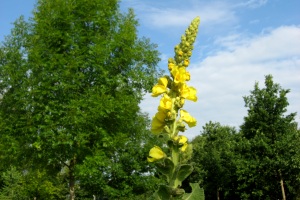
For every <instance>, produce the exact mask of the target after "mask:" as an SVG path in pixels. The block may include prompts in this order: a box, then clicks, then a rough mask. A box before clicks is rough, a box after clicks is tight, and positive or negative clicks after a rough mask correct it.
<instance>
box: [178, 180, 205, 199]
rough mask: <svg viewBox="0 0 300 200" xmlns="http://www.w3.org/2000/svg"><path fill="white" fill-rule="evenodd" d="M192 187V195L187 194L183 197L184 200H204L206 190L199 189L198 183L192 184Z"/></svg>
mask: <svg viewBox="0 0 300 200" xmlns="http://www.w3.org/2000/svg"><path fill="white" fill-rule="evenodd" d="M190 186H191V187H192V193H186V194H184V195H183V199H184V200H204V199H205V198H204V190H203V188H200V187H199V184H198V183H190Z"/></svg>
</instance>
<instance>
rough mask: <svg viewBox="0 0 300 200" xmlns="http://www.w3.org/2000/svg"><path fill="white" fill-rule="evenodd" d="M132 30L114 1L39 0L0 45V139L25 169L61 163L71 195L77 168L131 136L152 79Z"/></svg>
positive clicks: (147, 50) (151, 66) (150, 51)
mask: <svg viewBox="0 0 300 200" xmlns="http://www.w3.org/2000/svg"><path fill="white" fill-rule="evenodd" d="M136 27H137V21H136V20H135V16H134V13H133V11H132V10H129V12H128V14H121V13H120V11H119V10H118V1H117V0H95V1H87V0H75V1H74V0H72V1H71V0H55V1H47V0H39V1H38V2H37V5H36V9H35V11H34V17H33V18H32V20H31V21H30V22H24V20H22V19H20V20H19V21H18V22H17V23H16V24H15V28H14V29H13V30H12V34H11V36H9V37H8V39H7V40H6V42H5V43H4V44H3V46H1V50H0V74H1V78H0V92H1V95H2V99H1V101H0V118H1V121H2V122H1V123H2V124H1V127H0V128H1V129H0V133H1V137H3V138H4V137H11V138H13V139H14V140H16V141H17V142H18V145H19V147H21V149H20V151H19V154H18V155H20V156H19V157H18V159H19V161H22V160H24V161H26V162H24V163H30V165H27V166H26V167H27V168H34V167H35V168H39V169H48V170H50V171H51V172H52V174H53V175H54V174H56V173H58V172H59V171H60V170H62V169H63V168H65V172H67V173H68V174H67V176H66V178H67V180H68V185H69V193H70V199H74V198H75V185H76V180H77V166H79V165H81V164H83V163H84V161H85V159H86V158H87V157H90V156H93V155H94V154H95V153H96V152H106V151H107V150H109V149H108V148H111V146H110V145H107V144H108V143H110V142H112V143H114V141H118V140H120V141H119V142H121V141H122V140H123V138H124V136H127V137H130V134H131V132H130V131H131V130H132V127H131V126H132V125H133V124H134V122H135V120H136V119H137V118H138V116H139V107H138V103H139V102H140V100H141V98H142V92H143V91H144V90H149V89H150V87H151V86H152V85H153V83H154V80H155V79H156V73H157V71H156V64H157V62H158V61H159V59H158V52H157V51H156V50H155V46H154V45H153V44H151V43H150V42H149V40H147V39H144V38H143V39H139V38H138V37H137V29H136ZM119 136H121V137H119ZM114 144H117V143H114ZM106 156H109V155H106Z"/></svg>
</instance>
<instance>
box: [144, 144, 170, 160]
mask: <svg viewBox="0 0 300 200" xmlns="http://www.w3.org/2000/svg"><path fill="white" fill-rule="evenodd" d="M164 157H166V154H165V153H164V152H163V151H162V150H161V148H160V147H158V146H154V147H153V148H152V149H150V151H149V157H148V158H147V160H148V162H154V161H157V160H160V159H162V158H164Z"/></svg>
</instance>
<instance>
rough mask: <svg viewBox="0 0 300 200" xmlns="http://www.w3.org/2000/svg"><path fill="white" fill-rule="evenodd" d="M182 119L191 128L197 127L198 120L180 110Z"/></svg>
mask: <svg viewBox="0 0 300 200" xmlns="http://www.w3.org/2000/svg"><path fill="white" fill-rule="evenodd" d="M180 119H181V120H182V121H184V122H185V123H187V125H188V126H189V127H194V126H196V125H197V120H196V119H195V118H194V117H192V116H191V115H190V114H189V113H188V112H187V111H185V110H180Z"/></svg>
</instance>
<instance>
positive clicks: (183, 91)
mask: <svg viewBox="0 0 300 200" xmlns="http://www.w3.org/2000/svg"><path fill="white" fill-rule="evenodd" d="M179 91H180V96H181V97H183V98H185V99H188V100H191V101H194V102H196V101H197V100H198V98H197V96H196V95H197V90H196V88H194V87H188V86H187V85H186V84H182V85H181V87H180V89H179Z"/></svg>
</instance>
